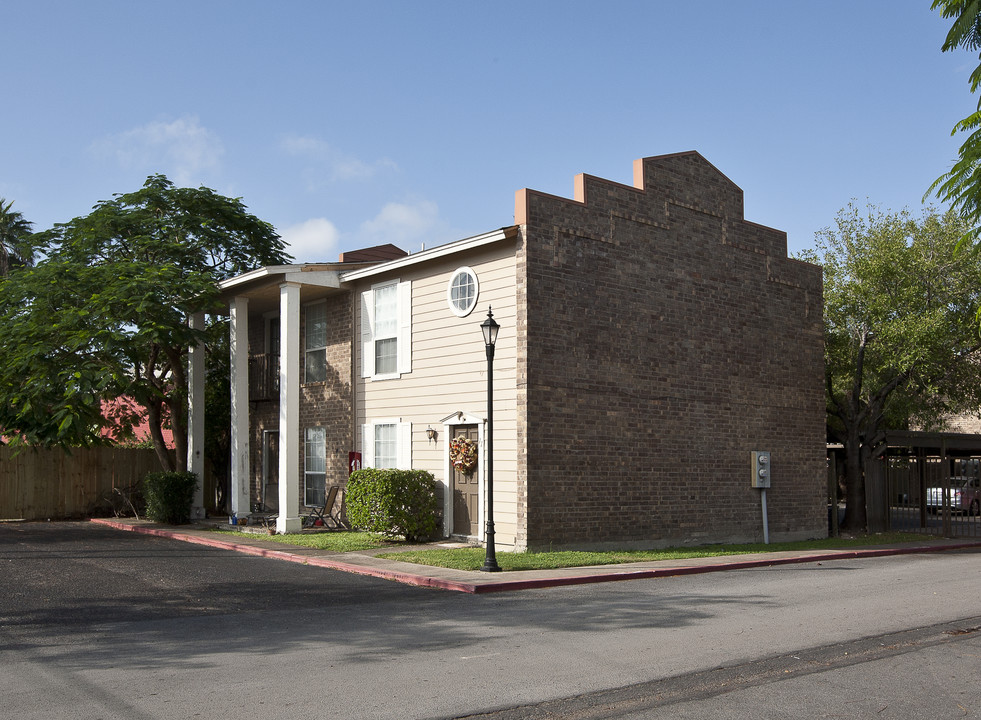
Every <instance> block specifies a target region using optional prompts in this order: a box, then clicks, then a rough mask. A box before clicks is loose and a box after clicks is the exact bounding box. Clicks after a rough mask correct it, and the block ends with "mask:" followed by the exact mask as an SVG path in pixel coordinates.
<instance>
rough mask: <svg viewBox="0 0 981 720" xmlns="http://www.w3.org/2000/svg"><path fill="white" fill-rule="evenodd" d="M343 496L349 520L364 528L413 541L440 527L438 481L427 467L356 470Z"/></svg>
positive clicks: (431, 535)
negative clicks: (437, 494) (422, 468)
mask: <svg viewBox="0 0 981 720" xmlns="http://www.w3.org/2000/svg"><path fill="white" fill-rule="evenodd" d="M344 498H345V503H346V508H347V519H348V520H349V521H350V522H351V524H352V525H353V526H354V527H356V528H359V529H361V530H367V531H368V532H376V533H381V534H382V535H385V536H386V537H398V536H402V537H404V538H405V539H406V540H407V541H410V542H412V541H416V540H428V539H429V538H432V537H435V536H436V531H437V529H438V528H439V499H438V498H437V496H436V480H435V479H434V478H433V475H432V473H430V472H426V471H425V470H376V469H374V468H365V469H364V470H356V471H355V472H353V473H351V477H350V478H348V481H347V489H346V490H345V493H344Z"/></svg>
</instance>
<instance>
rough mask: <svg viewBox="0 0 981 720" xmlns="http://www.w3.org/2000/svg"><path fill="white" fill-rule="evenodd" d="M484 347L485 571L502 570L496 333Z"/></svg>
mask: <svg viewBox="0 0 981 720" xmlns="http://www.w3.org/2000/svg"><path fill="white" fill-rule="evenodd" d="M487 318H488V319H487V323H493V324H494V325H496V323H494V320H493V315H492V314H491V312H490V310H488V311H487ZM485 337H487V338H488V341H485V343H484V347H485V349H486V350H487V432H486V438H485V440H486V441H485V446H486V450H485V451H486V453H487V507H486V512H485V517H486V519H487V525H486V527H485V529H484V534H485V535H486V540H485V544H486V550H487V552H486V555H485V556H484V566H483V567H482V568H480V569H481V570H482V571H484V572H501V568H500V566H499V565H498V564H497V552H496V549H495V547H494V341H495V340H496V339H497V337H496V335H494V336H493V337H491V335H486V336H485Z"/></svg>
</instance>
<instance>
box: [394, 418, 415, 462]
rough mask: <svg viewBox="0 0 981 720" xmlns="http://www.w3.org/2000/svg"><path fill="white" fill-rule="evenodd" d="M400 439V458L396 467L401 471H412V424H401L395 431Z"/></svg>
mask: <svg viewBox="0 0 981 720" xmlns="http://www.w3.org/2000/svg"><path fill="white" fill-rule="evenodd" d="M395 432H396V434H397V437H398V449H397V451H396V452H397V453H398V457H397V459H396V463H395V464H396V467H397V468H398V469H399V470H411V469H412V423H406V422H403V423H399V424H398V427H397V428H396V430H395Z"/></svg>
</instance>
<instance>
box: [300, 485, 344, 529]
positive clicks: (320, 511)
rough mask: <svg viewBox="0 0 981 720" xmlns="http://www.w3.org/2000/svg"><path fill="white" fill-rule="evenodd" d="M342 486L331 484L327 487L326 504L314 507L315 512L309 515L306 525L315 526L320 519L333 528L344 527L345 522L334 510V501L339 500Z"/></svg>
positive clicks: (326, 525)
mask: <svg viewBox="0 0 981 720" xmlns="http://www.w3.org/2000/svg"><path fill="white" fill-rule="evenodd" d="M340 491H341V488H340V487H339V486H337V485H331V486H330V487H329V488H327V496H326V497H325V498H324V506H323V507H322V508H314V509H313V512H311V513H310V515H309V516H307V519H306V521H305V522H304V523H303V526H304V527H313V526H315V525H316V524H317V522H318V521H319V522H320V524H321V525H323V526H324V527H326V528H329V529H331V530H340V529H341V528H343V527H344V523H342V522H341V519H340V518H339V517H338V516H337V513H336V512H334V503H335V502H336V501H337V495H338V494H339V493H340Z"/></svg>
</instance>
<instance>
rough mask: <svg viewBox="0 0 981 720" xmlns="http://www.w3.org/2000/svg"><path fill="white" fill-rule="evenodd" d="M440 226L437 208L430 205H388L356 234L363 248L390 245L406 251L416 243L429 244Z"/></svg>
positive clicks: (429, 203)
mask: <svg viewBox="0 0 981 720" xmlns="http://www.w3.org/2000/svg"><path fill="white" fill-rule="evenodd" d="M441 226H442V223H441V221H440V219H439V208H438V207H437V205H436V203H434V202H431V201H429V200H420V201H418V202H416V203H414V204H408V203H395V202H391V203H388V204H387V205H385V207H383V208H382V209H381V212H379V213H378V215H376V216H375V217H374V218H373V219H372V220H367V221H365V222H363V223H362V224H361V228H360V230H359V232H358V235H359V238H360V239H361V241H362V243H363V244H364V245H365V246H368V245H382V244H384V243H392V244H393V245H398V246H399V247H401V248H403V249H406V248H409V247H411V246H413V245H415V244H416V243H417V242H429V244H433V242H432V237H433V236H434V234H435V233H436V232H437V231H438V230H441Z"/></svg>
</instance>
